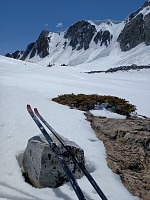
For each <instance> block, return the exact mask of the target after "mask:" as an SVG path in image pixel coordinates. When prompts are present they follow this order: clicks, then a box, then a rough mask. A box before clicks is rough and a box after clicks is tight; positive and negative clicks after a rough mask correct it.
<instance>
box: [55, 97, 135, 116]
mask: <svg viewBox="0 0 150 200" xmlns="http://www.w3.org/2000/svg"><path fill="white" fill-rule="evenodd" d="M52 101H55V102H57V103H60V104H63V105H67V106H69V107H70V108H76V109H79V110H83V111H88V110H101V109H104V108H105V109H107V110H109V111H111V112H114V113H118V114H121V115H126V116H130V114H131V113H132V112H134V111H135V110H136V107H135V106H134V105H132V104H130V103H129V102H128V101H126V100H125V99H122V98H119V97H115V96H101V95H97V94H91V95H86V94H77V95H75V94H73V93H72V94H64V95H60V96H58V97H56V98H53V99H52Z"/></svg>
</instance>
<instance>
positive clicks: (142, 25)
mask: <svg viewBox="0 0 150 200" xmlns="http://www.w3.org/2000/svg"><path fill="white" fill-rule="evenodd" d="M149 45H150V1H146V2H145V3H144V5H143V6H142V7H141V8H139V9H138V10H137V11H135V12H134V13H132V14H130V15H129V16H128V17H127V18H126V19H125V20H123V21H122V22H116V21H113V20H106V21H100V20H97V21H96V20H95V21H91V20H88V21H85V20H81V21H78V22H76V23H75V24H73V25H71V26H70V27H69V28H68V29H67V30H65V31H62V32H57V33H54V32H49V31H46V30H44V31H42V32H41V34H40V36H39V37H38V39H37V40H36V42H33V43H31V44H29V45H28V46H27V48H26V50H25V51H23V52H20V51H16V52H15V53H9V54H6V56H8V57H12V58H17V59H21V60H26V61H31V62H39V61H40V60H42V59H43V58H44V63H45V64H48V63H51V64H56V63H59V64H64V63H63V62H64V60H65V64H67V65H78V64H82V63H90V62H93V61H94V62H98V63H100V62H101V60H102V58H105V59H106V60H108V58H109V60H113V59H114V57H115V58H116V57H118V58H120V57H121V58H122V59H121V60H122V61H121V63H120V59H115V62H114V64H115V65H117V66H118V65H122V64H133V63H134V64H150V63H145V61H144V57H145V52H146V53H148V54H150V49H149V48H148V46H149ZM130 51H132V52H133V51H134V56H133V57H132V58H131V57H130ZM138 56H140V57H139V62H137V59H134V58H137V57H138ZM130 60H131V61H130ZM128 62H129V63H128ZM42 63H43V61H42ZM110 67H111V66H110Z"/></svg>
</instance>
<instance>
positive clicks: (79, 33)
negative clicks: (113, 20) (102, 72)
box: [64, 20, 96, 50]
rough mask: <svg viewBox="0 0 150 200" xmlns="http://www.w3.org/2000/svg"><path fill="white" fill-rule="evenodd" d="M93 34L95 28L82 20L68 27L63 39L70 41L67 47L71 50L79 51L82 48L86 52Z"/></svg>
mask: <svg viewBox="0 0 150 200" xmlns="http://www.w3.org/2000/svg"><path fill="white" fill-rule="evenodd" d="M95 32H96V28H95V26H94V25H91V24H90V23H89V22H87V21H84V20H82V21H79V22H77V23H75V24H74V25H72V26H70V27H69V29H68V30H67V32H66V33H65V35H64V38H65V39H69V40H70V42H69V45H70V46H71V47H72V50H74V49H76V50H80V49H82V48H84V50H87V49H88V48H89V44H90V42H91V40H92V38H93V36H94V34H95Z"/></svg>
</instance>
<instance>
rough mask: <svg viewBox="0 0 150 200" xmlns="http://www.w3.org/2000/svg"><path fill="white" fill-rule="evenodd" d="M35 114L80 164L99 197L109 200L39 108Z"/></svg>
mask: <svg viewBox="0 0 150 200" xmlns="http://www.w3.org/2000/svg"><path fill="white" fill-rule="evenodd" d="M34 112H35V114H36V115H37V117H38V118H39V119H40V120H41V121H42V122H43V123H44V125H45V126H46V127H47V128H48V129H49V130H50V131H51V132H52V133H53V134H54V136H55V137H56V138H57V139H58V140H59V142H60V143H61V144H62V146H63V147H64V148H65V149H66V150H67V151H68V153H69V154H70V155H71V157H72V159H73V160H74V161H75V162H76V163H77V164H78V166H79V167H80V169H81V170H82V172H83V173H84V175H85V176H86V177H87V179H88V180H89V182H90V183H91V185H92V186H93V187H94V189H95V190H96V192H97V193H98V195H99V196H100V197H101V199H102V200H108V199H107V198H106V196H105V194H104V193H103V192H102V190H101V189H100V187H99V186H98V184H97V183H96V181H95V180H94V178H93V177H92V176H91V175H90V173H89V172H88V171H87V169H86V168H85V166H84V165H83V163H82V162H80V161H79V160H78V158H77V157H76V156H75V155H74V153H73V152H72V151H71V150H70V149H69V148H68V147H67V146H66V145H65V142H64V141H63V139H62V138H61V136H60V135H59V134H58V133H57V132H56V131H55V130H54V129H53V128H52V127H51V126H50V125H49V123H48V122H47V121H46V120H45V119H44V118H43V117H42V115H40V113H39V111H38V109H37V108H34Z"/></svg>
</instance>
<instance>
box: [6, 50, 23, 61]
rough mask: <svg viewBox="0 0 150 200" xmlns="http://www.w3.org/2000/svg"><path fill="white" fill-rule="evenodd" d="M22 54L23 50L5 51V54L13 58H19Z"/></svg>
mask: <svg viewBox="0 0 150 200" xmlns="http://www.w3.org/2000/svg"><path fill="white" fill-rule="evenodd" d="M22 55H23V51H18V50H17V51H15V52H14V53H7V54H6V55H5V56H6V57H9V58H14V59H20V58H21V56H22Z"/></svg>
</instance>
